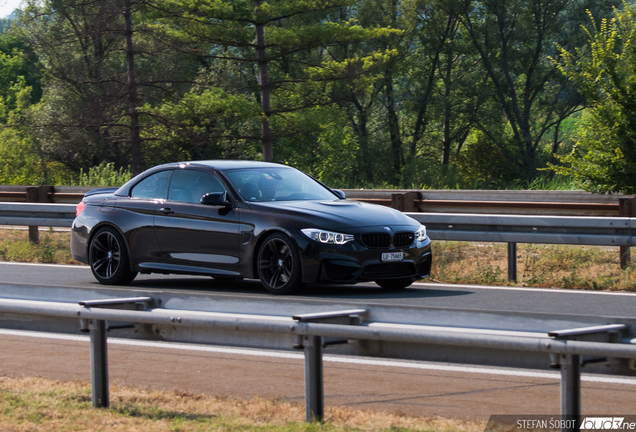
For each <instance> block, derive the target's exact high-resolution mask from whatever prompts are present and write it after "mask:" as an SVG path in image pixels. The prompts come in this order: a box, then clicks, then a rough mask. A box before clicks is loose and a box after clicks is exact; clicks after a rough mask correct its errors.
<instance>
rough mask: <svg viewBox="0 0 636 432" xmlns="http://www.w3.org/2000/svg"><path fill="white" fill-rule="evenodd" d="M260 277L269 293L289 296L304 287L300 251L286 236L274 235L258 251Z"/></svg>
mask: <svg viewBox="0 0 636 432" xmlns="http://www.w3.org/2000/svg"><path fill="white" fill-rule="evenodd" d="M257 269H258V277H259V278H260V280H261V284H262V285H263V286H264V287H265V289H266V290H267V291H269V292H270V293H273V294H289V293H291V292H294V291H297V290H299V289H300V287H301V286H302V281H301V274H302V272H301V268H300V258H299V255H298V249H297V248H296V244H295V243H294V241H293V240H292V239H291V238H289V237H288V236H286V235H285V234H279V233H276V234H272V235H270V236H269V237H267V238H266V239H265V241H264V242H263V245H262V246H261V248H260V249H259V251H258V260H257Z"/></svg>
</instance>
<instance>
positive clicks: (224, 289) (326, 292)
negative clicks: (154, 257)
mask: <svg viewBox="0 0 636 432" xmlns="http://www.w3.org/2000/svg"><path fill="white" fill-rule="evenodd" d="M130 286H131V287H138V288H146V289H147V288H155V289H173V290H178V291H181V290H184V291H200V292H202V293H215V294H252V295H267V294H268V293H267V291H265V289H264V288H263V286H262V285H261V283H260V282H259V281H258V280H216V279H212V278H210V277H192V276H182V277H177V276H154V275H153V276H146V277H142V278H138V279H136V280H135V281H134V282H133V283H132V284H131V285H130ZM470 294H474V292H473V291H470V290H460V289H436V288H430V287H422V286H418V285H413V286H412V287H409V288H405V289H401V290H387V289H384V288H380V287H379V286H377V285H376V284H374V283H363V284H357V285H329V284H321V285H307V286H305V287H303V289H302V290H301V291H300V292H298V293H295V294H292V295H291V296H292V297H299V298H300V297H310V298H331V299H373V300H378V299H415V298H418V299H424V298H440V297H454V296H463V295H470Z"/></svg>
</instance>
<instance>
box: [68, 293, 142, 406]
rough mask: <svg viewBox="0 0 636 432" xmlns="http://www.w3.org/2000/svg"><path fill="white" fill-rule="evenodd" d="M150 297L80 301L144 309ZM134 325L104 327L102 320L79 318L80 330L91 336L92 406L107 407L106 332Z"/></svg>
mask: <svg viewBox="0 0 636 432" xmlns="http://www.w3.org/2000/svg"><path fill="white" fill-rule="evenodd" d="M153 302H154V301H153V299H152V298H150V297H129V298H114V299H106V300H86V301H80V302H79V305H80V306H84V307H85V308H105V309H125V310H146V309H147V308H148V307H149V306H150V305H152V304H153ZM131 328H134V325H133V326H131V325H120V326H115V327H111V328H110V329H109V328H107V327H106V321H104V320H88V321H87V320H85V319H80V331H81V332H89V333H90V336H91V385H92V397H93V408H108V406H109V405H110V402H109V396H108V346H107V340H106V334H107V332H108V331H109V330H118V329H122V330H123V329H131Z"/></svg>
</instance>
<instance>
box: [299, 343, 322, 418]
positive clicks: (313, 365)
mask: <svg viewBox="0 0 636 432" xmlns="http://www.w3.org/2000/svg"><path fill="white" fill-rule="evenodd" d="M303 346H304V349H305V413H306V421H307V422H312V421H323V419H324V418H325V394H324V388H323V374H322V337H321V336H306V337H305V338H304V340H303Z"/></svg>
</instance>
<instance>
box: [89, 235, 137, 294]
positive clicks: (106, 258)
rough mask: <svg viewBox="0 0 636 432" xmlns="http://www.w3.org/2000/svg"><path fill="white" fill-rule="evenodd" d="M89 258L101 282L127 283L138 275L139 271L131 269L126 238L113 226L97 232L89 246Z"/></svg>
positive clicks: (95, 274) (94, 272)
mask: <svg viewBox="0 0 636 432" xmlns="http://www.w3.org/2000/svg"><path fill="white" fill-rule="evenodd" d="M88 259H89V263H90V266H91V270H92V272H93V275H94V276H95V279H97V281H98V282H99V283H102V284H105V285H125V284H127V283H130V282H132V280H133V279H135V277H136V276H137V272H132V271H130V269H129V265H128V251H127V250H126V246H125V244H124V240H123V239H122V237H121V235H120V234H119V233H118V232H117V231H116V230H115V229H113V228H110V227H104V228H102V229H100V230H99V231H98V232H97V233H96V234H95V236H94V237H93V239H92V240H91V244H90V247H89V251H88Z"/></svg>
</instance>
